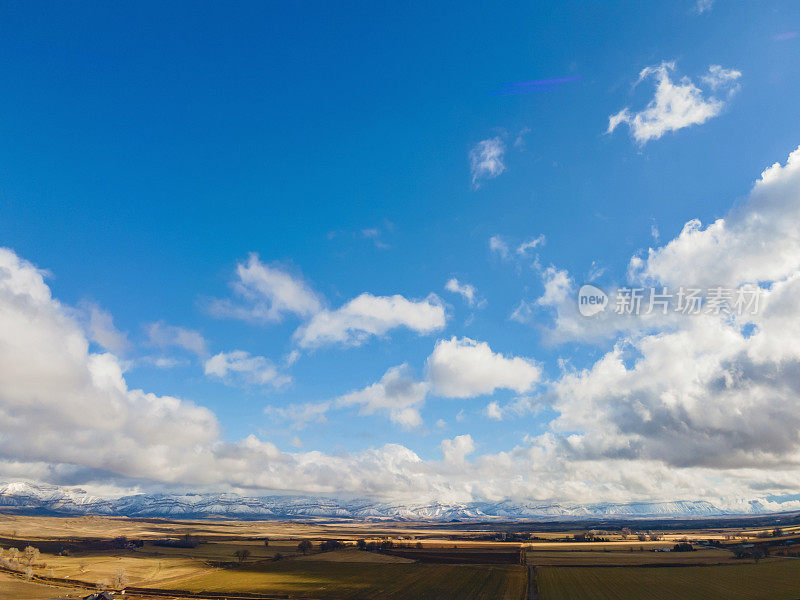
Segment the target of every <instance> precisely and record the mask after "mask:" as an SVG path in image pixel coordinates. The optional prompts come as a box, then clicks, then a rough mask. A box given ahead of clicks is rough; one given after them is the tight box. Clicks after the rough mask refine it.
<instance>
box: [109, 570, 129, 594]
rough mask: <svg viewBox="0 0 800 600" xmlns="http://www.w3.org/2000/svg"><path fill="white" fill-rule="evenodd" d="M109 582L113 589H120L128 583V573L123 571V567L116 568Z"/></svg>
mask: <svg viewBox="0 0 800 600" xmlns="http://www.w3.org/2000/svg"><path fill="white" fill-rule="evenodd" d="M111 584H112V585H113V586H114V589H117V590H121V589H123V588H125V586H127V585H128V574H127V573H126V572H125V569H117V570H116V571H115V572H114V577H113V579H112V580H111Z"/></svg>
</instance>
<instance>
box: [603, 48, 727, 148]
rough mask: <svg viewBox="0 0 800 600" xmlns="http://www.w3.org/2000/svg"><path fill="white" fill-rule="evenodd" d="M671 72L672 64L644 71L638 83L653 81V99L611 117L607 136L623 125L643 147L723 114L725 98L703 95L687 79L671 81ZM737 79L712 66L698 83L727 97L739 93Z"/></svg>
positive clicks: (701, 91)
mask: <svg viewBox="0 0 800 600" xmlns="http://www.w3.org/2000/svg"><path fill="white" fill-rule="evenodd" d="M674 70H675V63H674V62H663V63H661V64H660V65H656V66H652V67H646V68H645V69H643V70H642V71H641V73H639V79H638V82H637V83H639V82H642V81H643V80H645V79H649V78H654V79H655V80H656V91H655V96H654V97H653V99H652V100H650V102H649V103H648V105H647V106H646V107H645V108H643V109H642V110H641V111H638V112H636V111H631V110H630V108H627V107H626V108H623V109H622V110H620V111H619V112H618V113H616V114H613V115H611V116H610V117H609V118H608V129H607V131H606V133H612V132H613V131H614V130H615V129H616V128H617V127H619V126H620V125H621V124H623V123H624V124H626V125H628V127H629V129H630V132H631V135H632V136H633V139H634V140H636V142H637V143H639V144H640V145H644V144H645V143H647V142H648V141H650V140H657V139H658V138H660V137H661V136H663V135H664V134H665V133H668V132H670V131H678V130H679V129H683V128H685V127H689V126H691V125H701V124H703V123H705V122H706V121H708V120H709V119H711V118H713V117H716V116H717V115H719V114H720V112H722V109H723V108H724V107H725V99H724V98H723V99H720V98H717V97H716V96H712V95H710V94H708V93H707V92H704V91H703V90H702V89H701V88H699V87H698V86H697V85H695V83H694V82H693V81H692V80H691V79H689V78H688V77H682V78H681V79H680V80H678V81H673V80H672V78H671V76H670V74H671V73H672V72H673V71H674ZM740 77H741V73H740V72H739V71H736V70H733V69H724V68H722V67H721V66H719V65H712V66H711V67H709V70H708V73H707V74H706V75H704V76H703V77H701V78H700V80H701V83H703V84H705V85H706V87H707V88H709V90H710V91H711V92H718V91H720V92H725V95H726V96H727V97H729V96H731V95H732V94H733V93H734V92H735V91H736V90H737V89H738V81H739V78H740Z"/></svg>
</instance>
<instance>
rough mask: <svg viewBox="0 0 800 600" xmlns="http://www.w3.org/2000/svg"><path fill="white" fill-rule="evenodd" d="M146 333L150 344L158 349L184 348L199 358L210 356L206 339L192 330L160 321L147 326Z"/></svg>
mask: <svg viewBox="0 0 800 600" xmlns="http://www.w3.org/2000/svg"><path fill="white" fill-rule="evenodd" d="M145 332H146V333H147V338H148V340H149V341H150V343H151V344H152V345H153V346H156V347H158V348H183V349H184V350H188V351H189V352H191V353H193V354H196V355H197V356H205V355H206V354H208V350H207V348H206V340H205V338H204V337H203V336H202V335H201V334H200V333H199V332H197V331H194V330H192V329H186V328H185V327H176V326H174V325H167V324H166V323H164V322H163V321H159V322H157V323H150V324H149V325H147V326H146V327H145Z"/></svg>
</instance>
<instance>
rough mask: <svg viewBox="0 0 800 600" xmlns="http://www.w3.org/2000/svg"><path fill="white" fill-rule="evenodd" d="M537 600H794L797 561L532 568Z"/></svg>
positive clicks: (799, 576) (799, 575) (798, 593)
mask: <svg viewBox="0 0 800 600" xmlns="http://www.w3.org/2000/svg"><path fill="white" fill-rule="evenodd" d="M536 571H537V584H538V588H539V597H540V598H541V600H619V599H625V600H675V599H676V598H681V599H683V600H715V599H720V600H723V599H724V600H795V599H796V598H798V597H800V560H789V559H779V558H775V559H767V560H762V561H761V562H760V563H759V564H752V563H750V564H739V565H730V566H718V567H659V568H642V567H607V568H603V567H600V568H598V567H543V568H537V569H536Z"/></svg>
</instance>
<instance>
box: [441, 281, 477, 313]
mask: <svg viewBox="0 0 800 600" xmlns="http://www.w3.org/2000/svg"><path fill="white" fill-rule="evenodd" d="M444 289H446V290H447V291H448V292H453V293H454V294H459V295H460V296H461V297H462V298H464V300H466V301H467V304H469V305H470V306H475V303H476V302H477V300H478V295H477V294H478V293H477V291H476V290H475V286H474V285H471V284H469V283H461V282H460V281H458V279H456V278H455V277H452V278H450V279H448V280H447V283H446V284H445V285H444Z"/></svg>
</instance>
